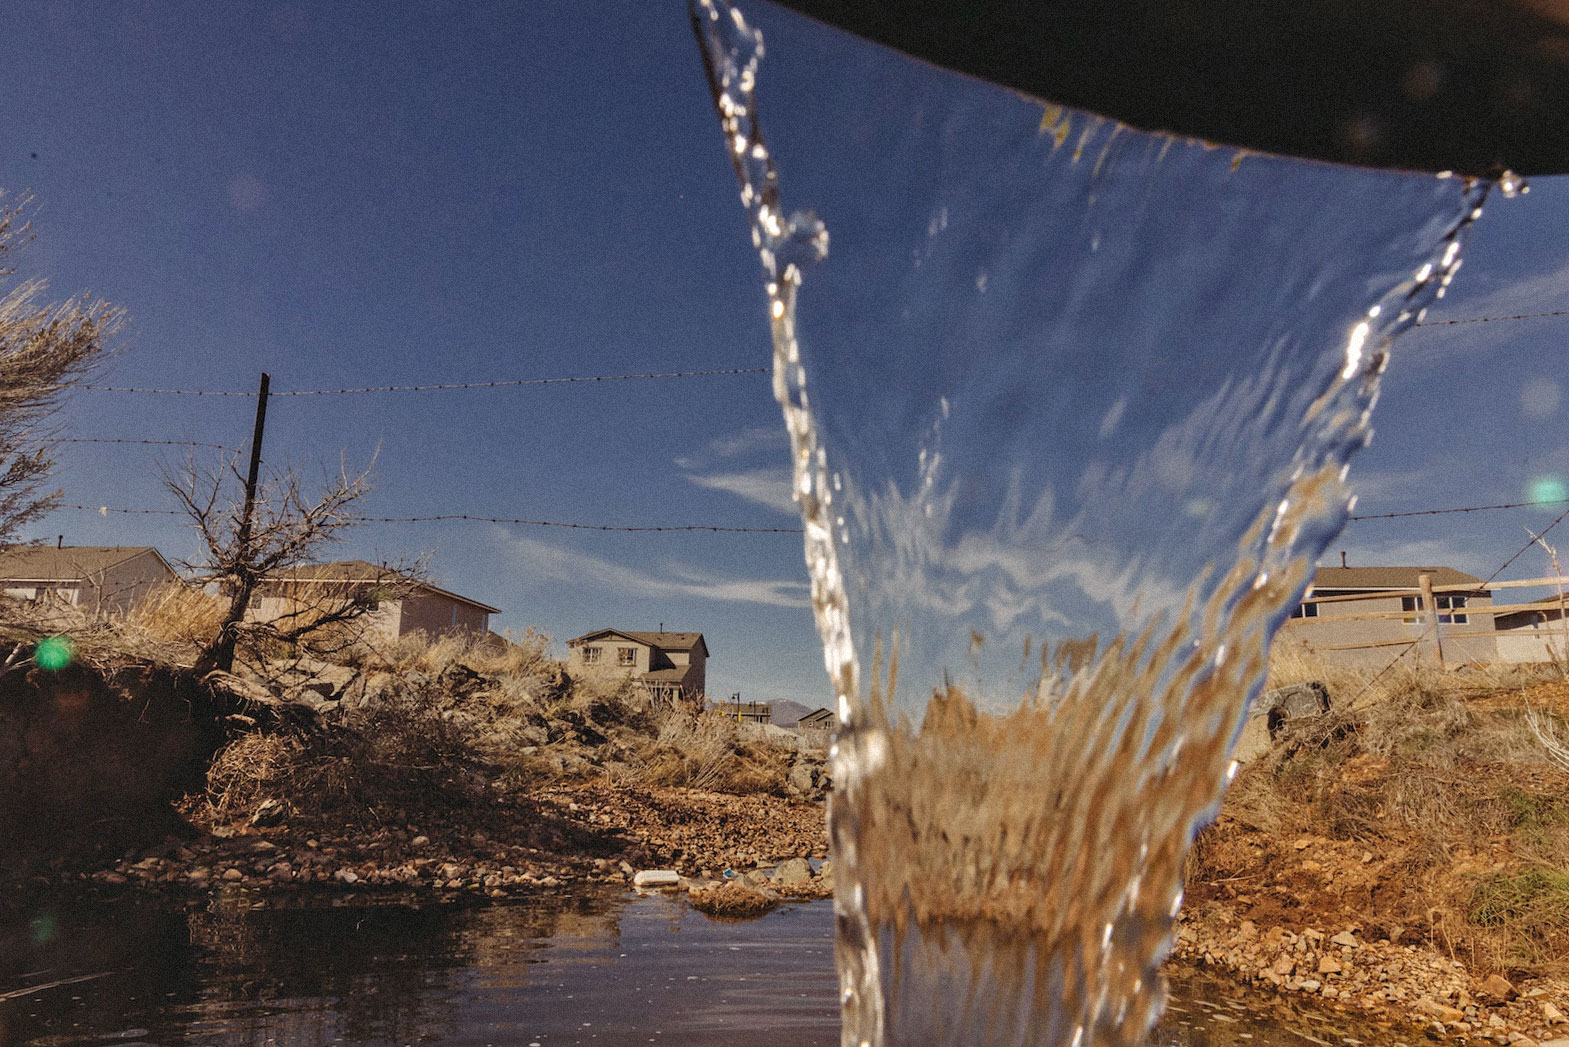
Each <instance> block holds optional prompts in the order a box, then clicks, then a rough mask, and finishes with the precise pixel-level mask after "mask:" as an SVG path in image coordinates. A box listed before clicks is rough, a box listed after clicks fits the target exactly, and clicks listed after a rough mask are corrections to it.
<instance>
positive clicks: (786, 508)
mask: <svg viewBox="0 0 1569 1047" xmlns="http://www.w3.org/2000/svg"><path fill="white" fill-rule="evenodd" d="M687 479H688V480H690V481H691V482H692V483H695V484H697V485H698V486H699V487H706V488H708V489H709V490H712V491H725V492H727V493H729V494H733V495H735V496H736V497H737V498H743V499H745V500H746V501H748V502H752V503H754V504H756V505H762V506H766V507H768V508H769V509H773V510H775V511H777V512H781V513H786V514H788V515H790V516H795V515H796V514H797V513H799V512H800V510H799V509H797V508H796V505H795V502H793V501H791V499H790V470H788V469H786V468H785V467H784V466H779V467H777V468H772V469H746V470H743V471H741V472H734V473H708V474H704V473H689V474H687Z"/></svg>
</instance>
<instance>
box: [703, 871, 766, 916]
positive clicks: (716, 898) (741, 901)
mask: <svg viewBox="0 0 1569 1047" xmlns="http://www.w3.org/2000/svg"><path fill="white" fill-rule="evenodd" d="M687 899H688V900H689V901H690V902H691V904H692V908H694V909H696V910H697V911H698V912H700V913H704V914H706V915H708V916H715V917H718V918H720V919H726V920H749V919H753V918H755V917H758V916H762V915H763V914H764V913H767V912H769V911H770V910H772V909H773V908H774V907H775V906H777V905H778V904H779V899H778V898H774V897H770V896H769V895H767V894H764V893H763V892H762V891H759V890H757V889H755V888H752V887H748V886H746V885H745V884H743V883H739V882H737V881H735V880H731V881H729V882H727V883H722V884H718V885H716V886H713V887H700V888H698V889H697V890H695V891H692V892H691V893H690V894H688V895H687Z"/></svg>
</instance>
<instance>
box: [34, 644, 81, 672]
mask: <svg viewBox="0 0 1569 1047" xmlns="http://www.w3.org/2000/svg"><path fill="white" fill-rule="evenodd" d="M74 653H75V651H73V650H72V647H71V638H70V637H69V636H46V637H44V638H43V639H42V640H39V641H38V646H37V647H35V648H33V661H34V662H36V663H37V664H38V667H39V668H40V669H48V670H49V671H51V672H53V671H54V670H56V669H64V668H65V667H66V666H68V665H70V664H71V656H72V655H73V654H74Z"/></svg>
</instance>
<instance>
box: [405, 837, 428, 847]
mask: <svg viewBox="0 0 1569 1047" xmlns="http://www.w3.org/2000/svg"><path fill="white" fill-rule="evenodd" d="M409 845H410V846H412V847H429V846H430V837H429V836H416V837H414V839H412V840H410V841H409Z"/></svg>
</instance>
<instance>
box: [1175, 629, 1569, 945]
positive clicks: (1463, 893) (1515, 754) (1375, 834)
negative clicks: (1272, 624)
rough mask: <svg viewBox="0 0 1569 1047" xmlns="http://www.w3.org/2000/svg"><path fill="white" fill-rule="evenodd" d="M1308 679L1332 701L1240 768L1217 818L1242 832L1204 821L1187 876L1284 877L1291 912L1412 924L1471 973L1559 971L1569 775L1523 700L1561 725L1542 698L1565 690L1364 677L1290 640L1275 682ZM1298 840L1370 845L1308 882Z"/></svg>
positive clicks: (1552, 676) (1343, 847)
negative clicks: (1320, 661) (1304, 654)
mask: <svg viewBox="0 0 1569 1047" xmlns="http://www.w3.org/2000/svg"><path fill="white" fill-rule="evenodd" d="M1308 679H1318V680H1324V681H1325V682H1326V683H1327V684H1328V685H1329V687H1330V691H1331V694H1332V696H1333V701H1334V705H1333V706H1332V709H1331V712H1330V713H1329V714H1328V715H1326V716H1325V717H1323V718H1320V719H1318V720H1315V721H1311V722H1309V723H1307V724H1305V725H1302V726H1300V727H1298V728H1297V729H1296V730H1294V731H1292V732H1290V733H1288V735H1287V736H1286V737H1284V738H1282V739H1281V740H1280V741H1279V742H1278V743H1277V745H1276V746H1275V747H1274V749H1273V750H1272V751H1271V752H1270V753H1269V754H1268V755H1266V756H1264V757H1262V758H1260V759H1258V760H1256V761H1255V762H1253V763H1252V764H1250V765H1249V766H1247V767H1245V768H1244V769H1243V770H1242V772H1241V773H1240V774H1239V775H1238V777H1237V779H1236V781H1235V783H1234V784H1233V786H1232V789H1231V791H1230V793H1229V794H1228V795H1227V797H1226V800H1225V805H1224V807H1223V809H1222V814H1223V816H1224V817H1226V818H1228V819H1230V820H1231V821H1232V822H1234V823H1236V824H1238V825H1240V826H1241V827H1242V828H1243V829H1244V830H1245V832H1244V834H1243V835H1246V836H1247V839H1248V840H1249V841H1250V842H1248V843H1246V844H1245V845H1244V844H1243V843H1241V840H1242V836H1236V837H1234V838H1233V839H1227V835H1228V831H1227V830H1220V831H1216V832H1207V833H1205V834H1204V835H1203V836H1201V837H1200V839H1199V841H1198V843H1197V845H1196V846H1195V848H1194V851H1193V854H1192V858H1191V862H1190V866H1189V873H1190V882H1191V881H1207V882H1209V883H1211V884H1217V883H1226V882H1236V883H1246V882H1263V883H1269V882H1277V883H1278V882H1282V881H1290V882H1291V883H1292V886H1293V888H1294V889H1295V890H1296V891H1297V893H1299V894H1302V895H1303V896H1304V897H1303V898H1302V899H1299V900H1302V904H1303V905H1304V906H1305V907H1310V908H1311V907H1314V906H1318V907H1325V908H1328V907H1337V908H1349V909H1350V910H1355V909H1356V907H1357V906H1358V905H1360V906H1363V909H1362V911H1360V912H1357V911H1348V912H1347V913H1346V914H1345V918H1346V919H1353V918H1356V917H1361V918H1362V919H1363V920H1364V922H1365V923H1367V924H1370V925H1378V926H1384V927H1395V926H1404V927H1406V928H1410V927H1420V928H1425V929H1426V934H1427V935H1428V937H1429V938H1430V940H1432V941H1433V942H1434V944H1436V945H1438V946H1439V947H1440V948H1444V949H1447V950H1448V951H1449V952H1450V953H1451V954H1452V955H1454V956H1456V957H1458V958H1461V959H1465V960H1467V961H1468V962H1469V963H1470V964H1471V965H1472V966H1473V968H1474V969H1477V970H1479V971H1483V972H1485V971H1489V970H1512V971H1516V972H1521V973H1550V972H1551V973H1561V972H1564V971H1566V970H1569V801H1565V800H1563V799H1562V796H1563V794H1564V791H1565V788H1566V786H1569V775H1566V773H1565V770H1564V769H1563V768H1561V767H1558V766H1555V764H1554V763H1553V761H1552V759H1551V758H1550V756H1549V754H1548V752H1547V749H1546V748H1545V747H1544V746H1543V744H1542V742H1541V740H1540V739H1539V738H1538V736H1537V732H1536V731H1533V725H1532V722H1531V716H1530V715H1529V712H1528V708H1530V707H1539V708H1538V709H1537V717H1538V718H1540V717H1549V718H1550V719H1549V720H1547V721H1540V720H1539V723H1540V722H1545V723H1546V724H1547V726H1548V728H1549V729H1553V730H1558V731H1560V733H1561V734H1562V733H1563V732H1562V720H1561V714H1560V713H1558V712H1556V711H1549V710H1552V709H1553V703H1552V702H1551V701H1544V700H1543V699H1542V696H1544V695H1546V696H1552V695H1557V694H1559V693H1560V692H1563V691H1564V690H1565V688H1564V684H1563V681H1562V678H1561V677H1560V676H1559V675H1558V671H1557V670H1556V669H1554V668H1553V667H1531V666H1498V667H1493V668H1488V669H1465V670H1455V671H1450V672H1444V671H1440V670H1437V669H1434V668H1428V667H1423V666H1418V665H1412V666H1405V665H1399V666H1397V668H1396V669H1394V670H1392V671H1390V672H1388V673H1386V674H1384V675H1383V676H1382V677H1381V678H1377V679H1373V678H1372V676H1371V674H1367V673H1359V672H1356V671H1354V670H1351V671H1348V670H1326V669H1325V668H1324V667H1323V666H1314V665H1312V664H1311V662H1308V661H1305V660H1302V659H1300V657H1299V655H1298V654H1297V653H1296V652H1291V651H1288V652H1286V655H1285V657H1284V658H1282V659H1281V660H1280V664H1274V665H1272V667H1271V680H1270V682H1271V684H1272V685H1276V684H1279V685H1284V684H1287V683H1294V682H1300V681H1304V680H1308ZM1532 696H1535V697H1532ZM1564 697H1565V702H1563V703H1560V704H1562V705H1564V706H1565V707H1569V694H1566V695H1565V696H1564ZM1248 834H1253V835H1248ZM1302 838H1311V839H1315V840H1322V841H1325V845H1324V848H1323V850H1324V855H1322V856H1318V857H1319V860H1321V861H1333V860H1334V859H1335V858H1336V856H1337V855H1340V856H1356V855H1364V854H1365V855H1370V856H1371V857H1370V858H1368V859H1365V860H1363V861H1364V863H1362V864H1359V865H1358V867H1357V868H1355V869H1353V870H1350V871H1348V870H1346V869H1342V868H1337V869H1336V873H1337V875H1336V879H1335V882H1334V883H1330V882H1329V881H1325V882H1324V883H1322V884H1320V883H1318V882H1317V881H1314V880H1312V878H1311V877H1308V878H1304V877H1302V876H1301V875H1300V874H1299V873H1297V872H1296V869H1297V867H1298V866H1299V865H1300V858H1299V857H1294V855H1296V854H1297V852H1296V851H1295V850H1294V849H1293V842H1294V841H1296V840H1300V839H1302ZM1315 854H1316V852H1315ZM1347 860H1348V861H1353V862H1355V861H1357V859H1355V858H1354V857H1349V858H1348V859H1347ZM1358 885H1360V886H1358ZM1315 892H1316V893H1315ZM1348 892H1349V893H1348ZM1357 897H1360V898H1361V899H1362V901H1360V902H1357V901H1355V898H1357ZM1348 899H1349V900H1348Z"/></svg>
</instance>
